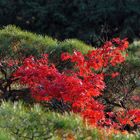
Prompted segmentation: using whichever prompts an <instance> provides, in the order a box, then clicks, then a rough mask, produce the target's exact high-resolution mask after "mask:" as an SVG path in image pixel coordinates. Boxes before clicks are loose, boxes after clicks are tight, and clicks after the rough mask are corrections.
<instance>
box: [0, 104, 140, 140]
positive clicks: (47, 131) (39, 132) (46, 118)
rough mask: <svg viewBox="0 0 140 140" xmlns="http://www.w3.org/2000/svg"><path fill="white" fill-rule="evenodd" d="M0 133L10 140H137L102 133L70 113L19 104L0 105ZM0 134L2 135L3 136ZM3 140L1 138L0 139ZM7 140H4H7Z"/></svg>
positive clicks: (132, 137)
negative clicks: (59, 112)
mask: <svg viewBox="0 0 140 140" xmlns="http://www.w3.org/2000/svg"><path fill="white" fill-rule="evenodd" d="M0 130H2V131H3V132H4V134H6V135H7V136H11V138H13V139H16V140H18V139H20V140H28V139H29V140H31V139H33V140H44V139H45V140H47V139H48V140H62V139H70V138H71V139H76V140H88V139H89V140H90V139H91V140H93V139H94V140H102V139H103V140H104V139H106V140H110V139H112V140H139V138H140V136H139V133H137V135H136V137H134V136H133V135H129V134H128V135H127V136H125V135H124V136H123V135H121V134H117V135H114V134H112V135H110V136H109V137H108V136H107V134H106V130H104V131H103V130H102V132H99V131H98V130H97V129H93V128H90V127H88V126H87V125H85V124H83V121H82V119H81V118H80V117H79V116H77V115H74V114H73V113H72V114H63V115H62V114H58V113H54V112H50V111H46V110H44V109H43V108H41V107H40V106H39V105H35V106H34V107H31V108H29V107H27V106H26V105H25V104H23V103H14V104H12V103H6V102H3V103H2V105H1V107H0ZM4 134H3V135H4ZM3 140H4V139H3ZM7 140H8V139H7Z"/></svg>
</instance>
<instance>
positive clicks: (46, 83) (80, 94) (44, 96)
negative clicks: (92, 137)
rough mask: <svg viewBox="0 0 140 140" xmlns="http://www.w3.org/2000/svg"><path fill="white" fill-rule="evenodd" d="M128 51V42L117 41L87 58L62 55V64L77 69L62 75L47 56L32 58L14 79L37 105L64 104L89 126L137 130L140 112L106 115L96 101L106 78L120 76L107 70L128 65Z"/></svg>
mask: <svg viewBox="0 0 140 140" xmlns="http://www.w3.org/2000/svg"><path fill="white" fill-rule="evenodd" d="M127 48H128V42H127V40H126V39H124V40H120V39H119V38H115V39H113V40H112V41H108V42H106V43H105V44H104V45H103V46H102V47H100V48H98V49H95V50H92V51H89V52H88V54H86V55H83V54H82V53H81V52H77V51H74V53H73V54H72V55H70V54H69V53H63V54H62V55H61V59H62V61H70V62H72V63H74V69H71V70H64V71H63V72H60V71H59V70H58V69H57V68H56V67H55V65H54V64H50V63H49V61H48V55H47V54H44V55H42V57H41V58H40V59H36V58H34V57H33V56H31V57H29V58H26V59H25V60H24V62H23V65H22V66H20V67H19V68H18V70H17V71H16V73H14V77H16V78H19V79H20V82H21V83H22V84H26V85H27V86H28V87H29V88H30V90H31V95H32V97H33V98H34V99H35V100H36V101H37V102H50V101H51V100H52V99H56V100H58V101H61V102H63V103H65V104H66V105H69V106H70V110H69V111H73V112H75V113H78V114H80V115H81V116H83V118H84V120H85V121H87V122H88V123H89V124H90V125H93V126H106V127H111V128H115V129H121V130H125V129H127V127H128V126H129V127H132V128H134V127H138V125H139V123H140V110H138V109H135V110H122V111H118V112H115V113H114V112H106V111H105V108H106V106H105V105H103V104H102V103H101V102H99V101H98V100H97V97H99V96H102V95H103V92H104V89H105V88H106V84H105V82H104V79H105V77H106V76H110V77H112V78H115V77H116V76H118V75H119V73H118V72H115V73H108V69H109V68H110V67H115V66H116V65H118V64H121V63H123V62H124V61H125V57H126V56H127V54H126V53H125V50H126V49H127Z"/></svg>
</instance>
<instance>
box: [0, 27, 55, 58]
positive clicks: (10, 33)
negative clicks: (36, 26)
mask: <svg viewBox="0 0 140 140" xmlns="http://www.w3.org/2000/svg"><path fill="white" fill-rule="evenodd" d="M57 44H58V42H57V40H54V39H52V38H50V37H48V36H41V35H36V34H33V33H30V32H27V31H22V30H21V29H19V28H17V27H15V26H11V25H9V26H7V27H5V28H4V29H1V30H0V57H5V56H9V57H12V58H14V57H18V58H21V57H28V56H30V55H35V56H38V55H40V54H41V53H49V52H50V51H52V50H53V49H54V48H55V47H56V46H57Z"/></svg>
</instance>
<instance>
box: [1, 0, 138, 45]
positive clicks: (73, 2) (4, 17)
mask: <svg viewBox="0 0 140 140" xmlns="http://www.w3.org/2000/svg"><path fill="white" fill-rule="evenodd" d="M0 19H1V20H0V26H1V27H2V26H3V25H8V24H15V25H17V26H20V27H21V28H23V29H27V30H30V31H33V32H37V33H42V34H48V35H50V36H53V37H55V38H58V39H62V40H63V39H65V38H78V39H81V40H84V41H86V42H87V43H90V44H98V43H99V42H101V41H104V40H107V39H109V38H112V37H114V36H120V37H128V38H129V39H130V40H133V39H134V38H140V27H139V25H140V0H0Z"/></svg>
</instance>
